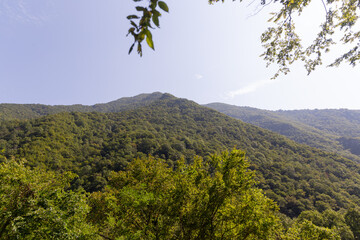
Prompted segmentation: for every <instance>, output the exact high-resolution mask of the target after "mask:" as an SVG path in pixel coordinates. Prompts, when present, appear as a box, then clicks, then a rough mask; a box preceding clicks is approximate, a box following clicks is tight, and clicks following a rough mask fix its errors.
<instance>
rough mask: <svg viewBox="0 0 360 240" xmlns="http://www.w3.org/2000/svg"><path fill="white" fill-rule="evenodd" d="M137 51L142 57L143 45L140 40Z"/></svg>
mask: <svg viewBox="0 0 360 240" xmlns="http://www.w3.org/2000/svg"><path fill="white" fill-rule="evenodd" d="M137 52H138V54H139V55H140V57H142V47H141V43H139V42H138V48H137Z"/></svg>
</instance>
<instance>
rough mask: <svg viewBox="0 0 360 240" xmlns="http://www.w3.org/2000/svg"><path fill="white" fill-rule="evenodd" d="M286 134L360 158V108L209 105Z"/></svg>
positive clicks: (348, 156)
mask: <svg viewBox="0 0 360 240" xmlns="http://www.w3.org/2000/svg"><path fill="white" fill-rule="evenodd" d="M205 106H207V107H209V108H212V109H215V110H217V111H219V112H222V113H224V114H226V115H228V116H231V117H234V118H237V119H240V120H241V121H244V122H247V123H250V124H254V125H256V126H259V127H262V128H265V129H268V130H270V131H273V132H277V133H279V134H281V135H284V136H286V137H288V138H290V139H292V140H294V141H296V142H298V143H303V144H306V145H309V146H312V147H316V148H320V149H323V150H325V151H327V152H336V153H338V154H340V155H342V156H344V157H346V158H349V159H352V160H355V161H357V162H360V151H359V149H360V111H358V110H348V109H322V110H319V109H315V110H292V111H290V110H287V111H283V110H279V111H268V110H262V109H256V108H251V107H239V106H233V105H228V104H224V103H211V104H207V105H205Z"/></svg>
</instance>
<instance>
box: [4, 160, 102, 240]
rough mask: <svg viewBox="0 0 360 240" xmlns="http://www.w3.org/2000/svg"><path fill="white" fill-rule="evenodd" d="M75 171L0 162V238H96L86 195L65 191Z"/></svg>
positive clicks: (9, 161) (11, 161)
mask: <svg viewBox="0 0 360 240" xmlns="http://www.w3.org/2000/svg"><path fill="white" fill-rule="evenodd" d="M73 178H74V174H71V173H64V174H62V175H56V174H55V173H53V172H45V171H43V170H40V169H34V170H31V169H30V168H28V167H25V166H24V164H23V162H20V163H19V162H17V161H15V160H6V161H5V162H3V163H1V164H0V239H4V240H12V239H96V237H95V235H94V233H95V229H94V228H93V227H92V226H91V225H89V224H87V223H86V222H85V220H86V214H87V213H88V211H89V207H88V205H87V203H86V195H85V194H83V193H81V192H72V191H65V189H66V188H67V187H68V186H69V182H70V180H71V179H73Z"/></svg>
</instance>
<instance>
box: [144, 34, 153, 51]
mask: <svg viewBox="0 0 360 240" xmlns="http://www.w3.org/2000/svg"><path fill="white" fill-rule="evenodd" d="M145 34H146V43H147V44H148V45H149V47H150V48H152V49H153V50H155V48H154V42H153V40H152V35H151V32H150V31H149V30H146V31H145Z"/></svg>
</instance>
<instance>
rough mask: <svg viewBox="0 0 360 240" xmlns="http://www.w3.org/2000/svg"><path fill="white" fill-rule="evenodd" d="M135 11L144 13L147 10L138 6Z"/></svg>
mask: <svg viewBox="0 0 360 240" xmlns="http://www.w3.org/2000/svg"><path fill="white" fill-rule="evenodd" d="M135 9H136V10H137V11H139V12H141V11H144V10H145V8H144V7H140V6H137V7H136V8H135Z"/></svg>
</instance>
